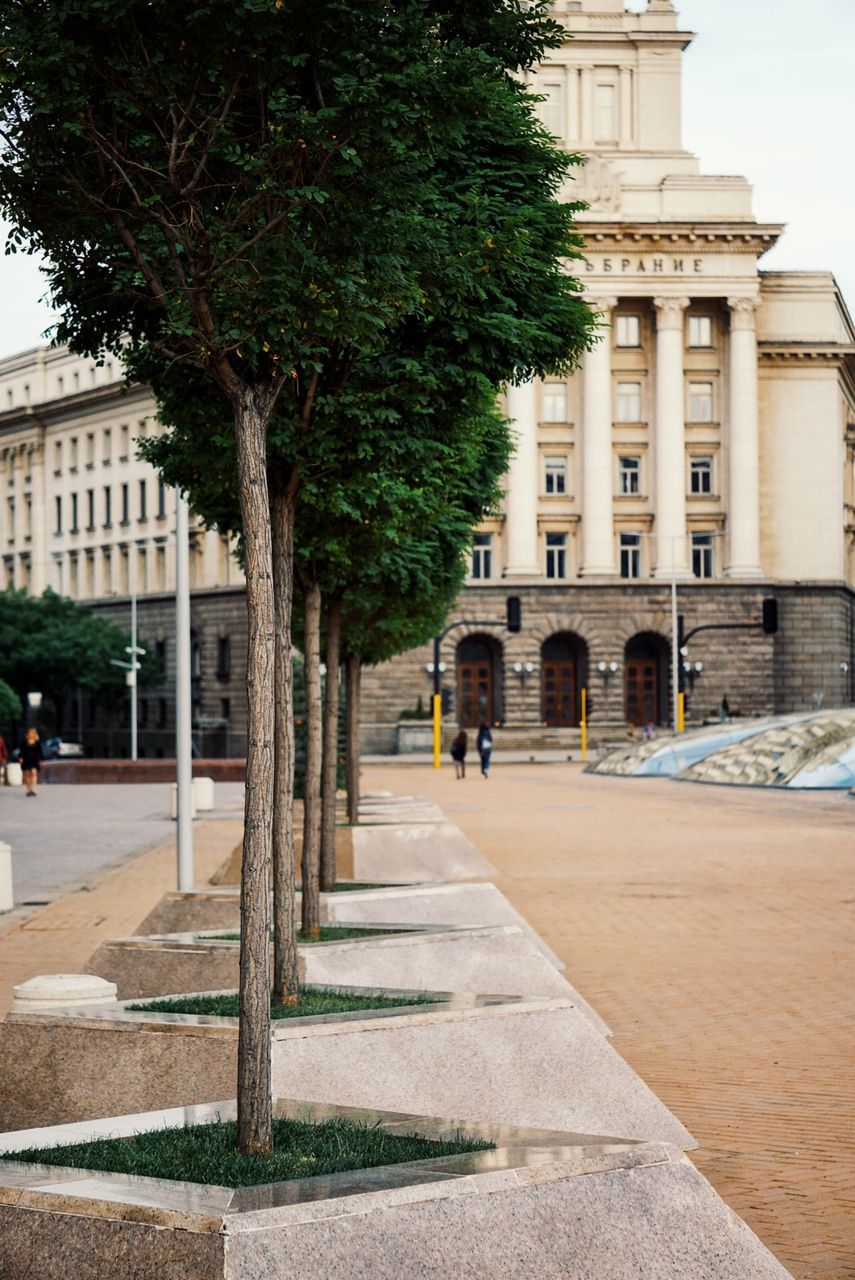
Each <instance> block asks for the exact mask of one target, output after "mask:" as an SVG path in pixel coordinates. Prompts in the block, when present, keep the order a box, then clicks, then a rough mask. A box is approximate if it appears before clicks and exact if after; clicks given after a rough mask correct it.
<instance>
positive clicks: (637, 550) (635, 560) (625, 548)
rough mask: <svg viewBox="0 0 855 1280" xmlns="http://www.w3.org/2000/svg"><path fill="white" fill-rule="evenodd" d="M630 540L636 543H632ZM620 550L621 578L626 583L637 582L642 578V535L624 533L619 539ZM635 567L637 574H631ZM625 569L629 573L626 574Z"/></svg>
mask: <svg viewBox="0 0 855 1280" xmlns="http://www.w3.org/2000/svg"><path fill="white" fill-rule="evenodd" d="M630 538H634V539H635V541H634V542H632V543H630V542H629V539H630ZM618 550H619V570H620V576H621V578H622V579H623V581H624V582H637V581H638V580H639V579H640V578H641V534H640V533H633V532H630V531H622V532H621V533H620V535H619V537H618ZM624 557H626V559H624ZM633 567H634V568H635V572H634V573H632V572H629V570H630V569H632V568H633ZM625 568H626V570H627V572H624V569H625Z"/></svg>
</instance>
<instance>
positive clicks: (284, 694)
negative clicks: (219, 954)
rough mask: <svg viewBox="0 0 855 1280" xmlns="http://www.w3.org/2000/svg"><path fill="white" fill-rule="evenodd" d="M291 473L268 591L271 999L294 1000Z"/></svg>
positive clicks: (284, 486) (280, 494)
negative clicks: (272, 616)
mask: <svg viewBox="0 0 855 1280" xmlns="http://www.w3.org/2000/svg"><path fill="white" fill-rule="evenodd" d="M296 496H297V484H296V477H294V476H292V477H291V479H290V480H288V481H285V480H284V477H282V476H276V477H275V478H274V482H273V494H272V501H271V512H272V524H273V591H274V607H275V610H276V652H275V666H276V699H275V702H276V707H275V721H276V725H275V751H274V760H275V766H274V777H273V999H274V1001H275V1003H276V1004H296V1003H297V1001H298V1000H299V998H300V981H299V971H298V965H297V908H296V897H295V893H296V873H295V866H294V670H293V667H292V665H291V601H292V598H293V588H294V509H295V505H296Z"/></svg>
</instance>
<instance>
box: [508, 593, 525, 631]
mask: <svg viewBox="0 0 855 1280" xmlns="http://www.w3.org/2000/svg"><path fill="white" fill-rule="evenodd" d="M508 631H512V632H518V631H522V604H521V602H520V598H519V596H508Z"/></svg>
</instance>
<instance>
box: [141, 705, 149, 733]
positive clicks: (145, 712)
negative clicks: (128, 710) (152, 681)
mask: <svg viewBox="0 0 855 1280" xmlns="http://www.w3.org/2000/svg"><path fill="white" fill-rule="evenodd" d="M147 725H148V698H140V728H141V729H145V728H146V726H147Z"/></svg>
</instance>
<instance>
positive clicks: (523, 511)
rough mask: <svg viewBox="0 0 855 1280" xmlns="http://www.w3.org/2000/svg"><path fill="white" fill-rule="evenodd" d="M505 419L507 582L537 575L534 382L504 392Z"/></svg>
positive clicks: (538, 566)
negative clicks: (508, 453)
mask: <svg viewBox="0 0 855 1280" xmlns="http://www.w3.org/2000/svg"><path fill="white" fill-rule="evenodd" d="M507 405H508V417H509V418H511V419H512V420H513V425H512V427H511V430H512V431H513V433H514V435H515V437H516V449H515V450H514V456H513V457H512V458H511V465H510V467H509V468H508V492H507V496H506V498H505V573H504V576H505V577H506V578H530V577H532V576H534V575H539V574H540V565H539V564H538V560H537V494H538V474H537V396H536V393H535V385H534V382H525V383H523V385H522V386H520V387H514V386H509V387H508V391H507Z"/></svg>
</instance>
